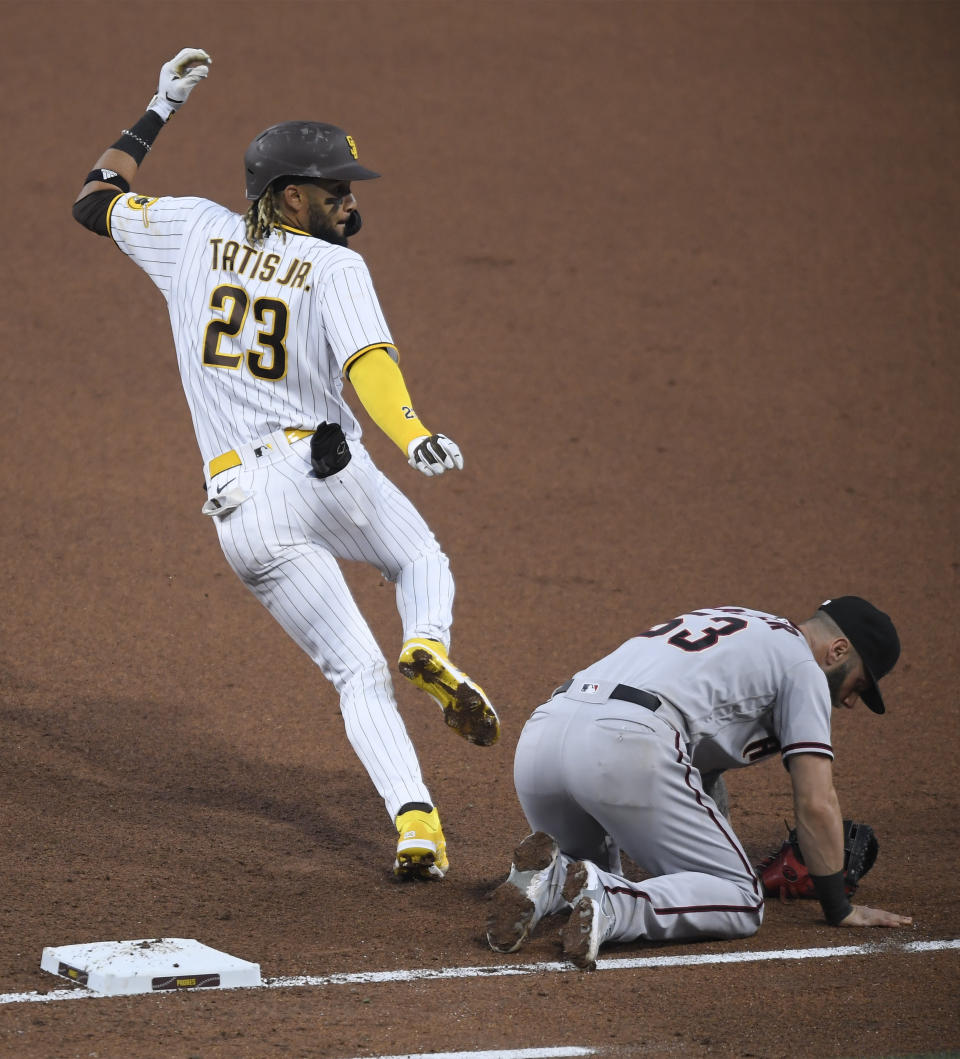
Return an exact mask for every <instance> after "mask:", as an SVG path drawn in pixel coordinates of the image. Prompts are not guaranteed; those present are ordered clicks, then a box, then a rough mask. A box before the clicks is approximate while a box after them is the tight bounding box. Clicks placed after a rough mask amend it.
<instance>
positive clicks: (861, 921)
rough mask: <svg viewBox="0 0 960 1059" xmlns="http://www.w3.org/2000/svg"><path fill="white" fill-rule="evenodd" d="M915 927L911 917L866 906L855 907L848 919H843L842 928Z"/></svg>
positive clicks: (841, 921) (840, 924)
mask: <svg viewBox="0 0 960 1059" xmlns="http://www.w3.org/2000/svg"><path fill="white" fill-rule="evenodd" d="M912 925H913V918H912V917H911V916H901V915H898V914H897V913H896V912H884V910H883V909H882V908H868V907H867V906H866V905H854V906H853V910H852V911H851V912H850V914H849V915H848V916H847V918H846V919H841V920H840V922H839V924H838V926H841V927H909V926H912Z"/></svg>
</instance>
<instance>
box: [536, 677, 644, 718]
mask: <svg viewBox="0 0 960 1059" xmlns="http://www.w3.org/2000/svg"><path fill="white" fill-rule="evenodd" d="M572 683H573V680H572V679H571V680H568V681H567V682H566V683H564V684H561V685H560V687H559V688H557V690H556V691H555V692H554V693H553V695H562V694H563V693H564V692H565V691H569V690H570V685H571V684H572ZM553 695H551V696H550V698H551V699H552V698H553ZM607 698H608V699H620V700H621V701H623V702H633V703H636V704H637V706H642V707H643V708H644V709H645V710H651V711H656V710H658V709H659V708H660V700H659V699H658V698H657V696H656V695H654V694H652V692H649V691H641V690H640V689H639V688H631V687H630V685H629V684H618V685H617V686H616V687H615V688H614V689H613V691H611V692H610V694H609V695H608V696H607Z"/></svg>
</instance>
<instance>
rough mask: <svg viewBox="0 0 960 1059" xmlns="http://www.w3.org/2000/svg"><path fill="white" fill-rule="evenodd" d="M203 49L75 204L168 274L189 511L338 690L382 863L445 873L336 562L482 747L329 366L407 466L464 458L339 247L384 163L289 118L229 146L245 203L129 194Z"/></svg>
mask: <svg viewBox="0 0 960 1059" xmlns="http://www.w3.org/2000/svg"><path fill="white" fill-rule="evenodd" d="M209 66H210V57H209V56H208V55H207V53H206V52H204V51H202V50H200V49H195V48H187V49H184V50H183V51H181V52H180V53H179V54H178V55H177V56H176V57H175V58H174V59H173V60H171V61H170V62H169V63H166V64H164V66H163V68H162V70H161V72H160V79H159V85H158V90H157V94H156V95H155V96H154V97H153V99H152V100H151V101H150V103H149V105H148V108H147V110H146V113H145V114H144V115H143V117H141V118H140V119H139V120H138V121H137V123H136V124H135V125H133V126H132V127H131V128H130V129H125V130H124V131H123V134H122V135H121V137H120V138H119V139H118V140H117V142H116V143H114V144H113V145H112V146H111V147H110V148H109V149H108V150H107V151H106V152H104V154H103V155H102V156H101V158H100V159H99V161H98V162H97V165H96V167H95V169H94V170H93V171H92V172H91V173H90V174H89V175H88V177H87V180H86V181H85V183H84V186H83V188H82V190H81V192H80V196H79V197H78V199H77V201H76V203H75V204H74V216H75V217H76V218H77V220H78V221H80V222H81V223H82V224H84V225H85V226H86V227H88V228H90V229H91V230H93V231H95V232H97V233H98V234H101V235H109V236H111V237H112V238H113V240H114V242H115V243H116V244H117V246H118V247H119V248H120V249H121V250H122V251H123V252H124V253H125V254H127V255H128V256H130V257H131V258H132V259H133V260H134V261H135V262H136V263H137V264H138V265H139V266H140V267H141V268H142V269H143V270H144V271H145V272H146V273H147V275H148V276H150V278H151V279H152V280H153V282H154V283H155V284H156V285H157V286H158V287H159V289H160V291H161V292H162V293H163V295H164V297H165V299H166V301H167V306H168V309H169V313H170V321H171V325H172V328H173V336H174V342H175V345H176V351H177V359H178V362H179V367H180V372H181V376H182V380H183V387H184V392H185V394H186V398H187V402H188V404H189V407H190V414H191V416H192V419H193V425H194V429H195V431H196V436H197V442H198V444H199V447H200V452H201V456H202V459H203V465H204V476H205V481H206V486H207V501H206V503H205V504H204V505H203V511H204V513H205V514H207V515H209V516H210V517H211V519H212V521H213V523H214V525H215V526H216V530H217V534H218V536H219V540H220V543H221V546H222V548H223V552H224V554H225V556H226V558H227V561H228V562H229V563H230V565H231V566H232V567H233V569H234V571H235V572H236V573H237V575H238V576H239V577H240V578H241V579H242V580H243V581H244V583H245V584H246V585H247V586H248V587H249V588H250V589H251V591H252V592H253V593H254V594H255V595H256V596H257V598H258V599H259V600H260V601H261V602H262V603H263V604H264V606H266V607H267V609H268V610H269V611H270V613H271V614H273V615H274V617H275V618H276V619H277V621H279V622H280V624H281V625H282V626H283V628H284V629H285V630H286V631H287V632H288V633H289V635H290V636H291V637H292V638H293V639H294V640H295V641H296V642H297V643H298V644H299V645H300V646H301V647H302V648H303V650H304V651H306V652H307V654H309V655H310V657H311V658H312V659H313V660H314V661H315V662H316V663H317V665H318V666H320V668H321V670H322V672H323V674H324V676H325V677H326V678H327V679H328V680H329V681H330V682H331V683H332V684H333V685H334V687H335V688H336V689H337V691H338V693H339V695H340V710H341V713H342V715H343V720H344V724H345V726H346V732H347V736H348V738H349V739H350V742H351V745H352V746H353V748H354V750H355V751H356V753H357V756H358V757H359V758H360V760H361V762H362V763H363V765H364V767H365V768H366V770H367V773H368V774H369V776H370V778H371V780H372V781H373V784H374V786H375V787H376V789H377V790H378V791H379V793H380V795H381V797H382V798H383V800H384V803H385V805H386V808H387V812H388V813H389V814H390V816H391V818H392V819H393V820H394V822H395V824H396V827H397V832H398V841H397V854H396V860H395V863H394V871H395V872H396V874H397V875H399V876H401V877H403V878H442V877H443V875H444V873H445V872H446V870H447V867H448V858H447V854H446V845H445V841H444V837H443V831H442V828H441V825H440V818H439V815H438V812H437V809H436V806H435V805H434V803H433V800H432V798H431V795H430V791H429V790H428V788H427V786H426V784H425V782H424V779H423V776H422V774H421V770H420V765H419V762H418V760H417V756H416V752H415V750H414V747H413V745H412V743H411V741H410V738H409V736H408V734H407V731H406V728H405V726H404V724H403V721H402V719H401V717H400V714H399V712H398V710H397V706H396V702H395V699H394V695H393V689H392V683H391V677H390V671H389V667H388V665H387V662H386V660H385V658H384V656H383V654H382V652H381V651H380V649H379V647H378V646H377V643H376V641H375V639H374V637H373V634H372V632H371V631H370V629H369V627H368V625H367V623H366V621H365V620H364V618H363V616H362V615H361V614H360V612H359V610H358V608H357V606H356V603H355V601H354V600H353V597H352V595H351V593H350V591H349V589H348V587H347V585H346V583H345V581H344V578H343V576H342V573H341V571H340V566H339V562H338V560H346V559H352V560H360V561H364V562H367V563H370V564H371V565H373V566H375V567H376V568H377V569H379V570H380V571H381V572H382V573H383V576H384V577H386V578H387V579H388V580H390V581H392V582H393V583H394V584H395V585H396V597H397V606H398V610H399V612H400V617H401V620H402V625H403V636H404V642H403V646H402V650H401V652H400V656H399V662H398V667H399V669H400V672H401V673H402V674H403V675H404V676H405V677H407V678H408V679H409V680H411V681H412V682H413V683H414V684H415V685H417V686H418V687H420V688H422V689H423V690H425V691H426V692H428V693H429V694H430V695H431V696H432V697H433V698H434V699H435V701H436V702H437V703H438V704H439V706H440V707H441V709H442V711H443V714H444V718H445V720H446V723H447V724H448V725H450V727H452V728H454V729H455V730H456V731H457V732H458V733H459V734H460V735H462V736H463V737H464V738H466V739H467V740H468V741H470V742H472V743H475V744H478V745H481V746H489V745H491V744H492V743H494V742H495V741H496V740H497V738H498V736H499V733H500V725H499V719H498V718H497V714H496V711H495V710H494V708H493V706H492V705H491V703H490V701H489V699H488V698H487V696H486V695H485V694H484V692H483V690H482V689H481V688H480V687H479V686H478V685H477V684H476V683H474V682H473V681H472V680H471V679H470V678H469V677H468V676H467V675H466V674H465V673H463V672H461V671H460V670H459V669H457V668H456V667H455V666H454V665H453V663H452V662H451V661H450V659H449V657H448V650H449V644H450V626H451V622H452V606H453V595H454V586H453V579H452V577H451V574H450V569H449V564H448V561H447V558H446V556H445V555H444V554H443V552H442V551H441V550H440V547H439V545H438V543H437V541H436V539H435V538H434V536H433V534H432V533H431V531H430V529H429V527H428V526H427V525H426V523H425V522H424V520H423V518H422V517H421V516H420V515H419V513H418V512H417V511H416V509H415V508H414V507H413V505H412V504H411V503H410V501H409V500H408V499H407V498H406V497H405V496H404V495H403V494H402V493H401V492H400V491H399V490H398V489H397V488H396V487H395V486H394V485H393V484H392V483H391V482H389V481H388V480H387V479H386V478H385V477H384V475H383V474H382V473H381V472H380V471H379V470H378V469H377V468H376V467H375V466H374V464H373V462H372V460H371V459H370V457H369V455H368V454H367V452H366V450H365V449H364V447H363V444H362V442H361V438H360V434H361V431H360V426H359V424H358V422H357V420H356V418H355V417H354V415H353V413H352V412H351V410H350V408H349V406H348V405H347V403H346V402H345V400H344V396H343V386H344V381H345V380H347V379H349V381H350V383H351V384H352V386H353V388H354V390H355V391H356V393H357V396H358V397H359V398H360V400H361V402H362V403H363V405H364V406H365V408H366V409H367V411H368V412H369V413H370V416H371V418H372V419H373V420H374V422H375V423H377V425H378V426H379V427H380V428H381V429H383V430H384V432H385V433H386V434H387V435H388V436H389V437H390V438H391V439H392V440H393V441H394V442H395V443H396V444H397V445H398V446H399V447H400V448H401V450H402V451H403V452H404V453H405V455H406V456H407V458H408V461H409V463H410V464H411V466H412V467H415V468H416V469H418V470H420V471H422V472H423V473H424V474H425V475H428V476H433V475H439V474H443V473H444V472H446V471H448V470H454V469H458V468H461V467H462V466H463V459H462V456H461V454H460V450H459V449H458V447H457V445H456V444H455V443H454V442H453V441H451V440H450V439H449V438H448V437H446V436H444V435H442V434H432V433H431V432H430V431H429V430H428V429H427V428H426V427H425V426H424V425H423V423H422V422H421V421H420V419H419V417H418V415H417V413H416V412H415V411H414V409H413V402H412V401H411V399H410V396H409V393H408V391H407V388H406V385H405V383H404V380H403V376H402V375H401V373H400V369H399V367H398V354H397V350H396V346H395V345H394V342H393V339H392V337H391V334H390V330H389V328H388V327H387V323H386V321H385V319H384V317H383V313H382V312H381V309H380V305H379V302H378V300H377V295H376V293H375V291H374V288H373V284H372V281H371V279H370V274H369V272H368V270H367V266H366V264H365V263H364V261H363V258H362V257H360V255H358V254H357V253H355V252H354V251H352V250H350V249H349V248H348V246H347V242H348V239H349V238H350V237H351V236H352V235H354V234H355V233H356V232H357V231H358V230H359V228H360V223H361V222H360V214H359V213H358V212H357V204H356V198H355V196H354V195H353V193H352V191H351V181H354V180H369V179H373V178H375V177H376V176H378V174H377V173H374V172H372V171H371V170H369V169H367V168H365V167H364V166H362V165H360V163H359V161H358V155H357V148H356V144H355V142H354V140H353V138H352V137H350V136H349V135H347V133H346V132H344V131H343V130H342V129H340V128H337V127H336V126H333V125H328V124H323V123H319V122H309V121H292V122H284V123H281V124H279V125H275V126H272V127H271V128H270V129H267V130H266V131H265V132H263V133H261V134H260V135H259V136H258V137H257V138H256V139H255V140H254V141H253V142H252V143H251V144H250V146H249V148H248V149H247V152H246V156H245V159H244V163H245V169H246V182H247V197H248V198H249V199H250V200H251V202H252V205H251V206H250V208H249V209H248V211H247V213H246V214H245V215H240V214H237V213H234V212H233V211H231V210H229V209H226V208H225V207H223V206H220V205H218V204H217V203H214V202H211V201H209V200H207V199H202V198H164V197H160V198H153V197H150V196H146V195H139V194H136V193H133V192H131V190H130V184H131V182H132V181H133V180H134V178H135V176H136V174H137V171H138V169H139V166H140V164H141V162H142V161H143V159H144V157H145V156H146V153H147V152H148V151H149V150H150V147H151V146H152V144H153V142H154V140H155V138H156V136H157V135H158V133H159V132H160V130H161V129H162V128H163V126H164V124H165V122H166V121H167V120H169V118H170V117H171V115H172V114H173V113H175V111H176V110H177V109H178V108H179V107H180V106H182V104H183V103H184V102H185V101H186V99H187V97H188V96H189V95H190V92H191V91H192V90H193V88H194V87H195V86H196V85H197V84H198V83H199V82H200V81H201V80H202V79H203V78H205V77H206V76H207V74H208V72H209Z"/></svg>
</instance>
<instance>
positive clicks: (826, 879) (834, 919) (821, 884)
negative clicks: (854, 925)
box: [810, 871, 853, 927]
mask: <svg viewBox="0 0 960 1059" xmlns="http://www.w3.org/2000/svg"><path fill="white" fill-rule="evenodd" d="M810 881H811V882H812V883H813V892H814V893H815V894H816V895H817V900H818V901H819V902H820V907H821V908H822V909H823V914H824V916H826V919H827V922H828V923H829V924H830V926H831V927H835V926H838V925H839V924H840V923H841V922H842V921H843V920H844V919H846V918H847V916H848V915H850V913H851V912H852V911H853V905H852V904H850V901H849V900H848V899H847V891H846V888H845V886H844V882H843V872H842V871H835V872H834V873H833V874H832V875H813V874H812V873H811V875H810Z"/></svg>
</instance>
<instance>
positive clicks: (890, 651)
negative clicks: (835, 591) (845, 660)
mask: <svg viewBox="0 0 960 1059" xmlns="http://www.w3.org/2000/svg"><path fill="white" fill-rule="evenodd" d="M820 610H824V611H826V612H827V614H829V615H830V617H831V618H833V620H834V621H835V622H836V623H837V625H839V626H840V628H841V630H842V631H843V634H844V636H846V637H847V639H848V640H849V641H850V643H852V644H853V646H854V649H855V650H856V652H857V654H858V655H860V658H861V660H862V661H863V668H864V669H865V670H866V672H867V676H868V677H869V678H870V679H871V680H872V681H873V687H872V688H868V689H867V690H866V691H864V692H863V693H862V694H861V696H860V698H861V699H863V701H864V702H865V703H866V704H867V705H868V706H869V707H870V709H871V710H873V712H874V713H883V712H884V711H885V709H886V707H885V706H884V705H883V698H882V696H881V695H880V689H879V688H878V687H877V681H878V680H880V678H881V677H885V676H886V675H887V674H888V673H889V672H890V670H891V669H893V667H894V666H895V665H896V664H897V659H898V658H899V657H900V638H899V636H897V630H896V629H895V628H894V627H893V622H892V621H891V620H890V616H889V615H888V614H884V613H883V611H882V610H877V608H876V607H875V606H874V605H873V604H872V603H868V602H867V601H866V600H865V599H861V598H860V597H859V596H837V598H836V599H826V600H824V601H823V603H821V604H820Z"/></svg>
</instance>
